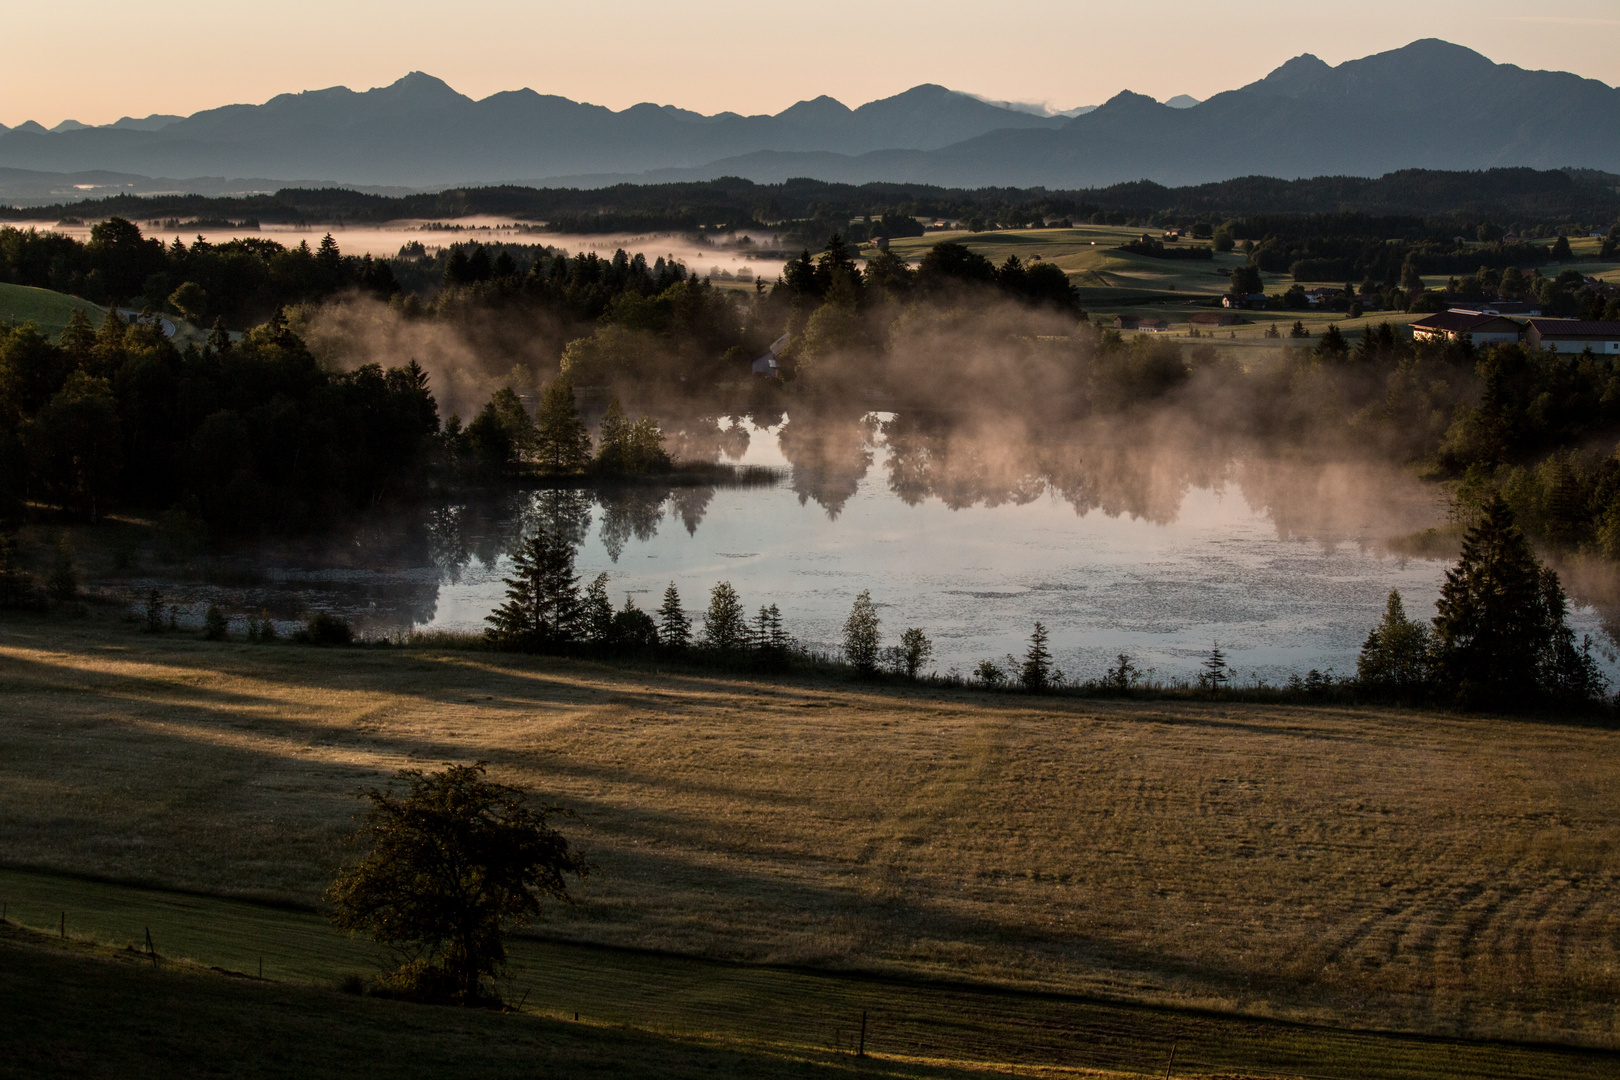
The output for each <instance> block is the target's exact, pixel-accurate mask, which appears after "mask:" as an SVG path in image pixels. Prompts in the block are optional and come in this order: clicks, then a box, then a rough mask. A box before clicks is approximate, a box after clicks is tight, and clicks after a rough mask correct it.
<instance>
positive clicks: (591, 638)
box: [579, 572, 628, 646]
mask: <svg viewBox="0 0 1620 1080" xmlns="http://www.w3.org/2000/svg"><path fill="white" fill-rule="evenodd" d="M607 583H608V576H607V573H606V572H603V573H600V574H597V575H596V577H595V579H594V580H592V581H591V583H590V584H589V585H587V586H586V587H585V598H584V600H583V601H582V602H581V604H580V619H579V623H580V631H581V636H583V637H584V638H585V640H586V641H588V642H590V643H591V644H592V645H597V646H601V645H606V644H608V643H609V641H610V640H611V639H612V637H613V602H612V601H611V600H609V599H608V592H607ZM626 603H628V599H627V600H626Z"/></svg>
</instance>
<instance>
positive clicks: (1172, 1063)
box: [1164, 1035, 1181, 1080]
mask: <svg viewBox="0 0 1620 1080" xmlns="http://www.w3.org/2000/svg"><path fill="white" fill-rule="evenodd" d="M1180 1041H1181V1036H1180V1035H1177V1036H1176V1037H1175V1038H1173V1039H1171V1040H1170V1062H1169V1064H1167V1065H1166V1066H1165V1067H1164V1080H1170V1070H1171V1069H1173V1068H1175V1067H1176V1044H1177V1043H1179V1042H1180Z"/></svg>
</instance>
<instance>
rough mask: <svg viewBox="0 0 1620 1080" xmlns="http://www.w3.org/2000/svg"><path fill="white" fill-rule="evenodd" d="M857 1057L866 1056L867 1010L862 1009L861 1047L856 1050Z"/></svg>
mask: <svg viewBox="0 0 1620 1080" xmlns="http://www.w3.org/2000/svg"><path fill="white" fill-rule="evenodd" d="M855 1056H856V1057H865V1056H866V1010H865V1009H862V1010H861V1048H860V1049H859V1050H857V1051H855Z"/></svg>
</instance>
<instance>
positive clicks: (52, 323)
mask: <svg viewBox="0 0 1620 1080" xmlns="http://www.w3.org/2000/svg"><path fill="white" fill-rule="evenodd" d="M75 308H78V309H80V310H82V311H83V312H84V313H85V314H86V315H88V316H90V321H91V322H93V323H95V324H97V325H98V326H99V325H100V324H101V320H102V319H103V318H104V317H105V316H106V314H107V309H106V308H104V307H100V306H98V305H96V304H92V303H91V302H90V301H88V300H80V299H79V298H78V297H77V296H69V295H67V294H66V293H59V292H52V291H51V290H50V289H35V288H31V287H30V286H27V285H7V284H4V283H0V323H27V322H31V323H33V324H34V325H36V326H38V327H39V329H40V332H41V333H43V334H46V335H47V336H49V337H51V338H52V339H54V338H55V337H56V335H58V334H60V333H61V332H62V328H63V327H65V326H67V324H68V319H69V318H71V317H72V315H73V311H74V309H75Z"/></svg>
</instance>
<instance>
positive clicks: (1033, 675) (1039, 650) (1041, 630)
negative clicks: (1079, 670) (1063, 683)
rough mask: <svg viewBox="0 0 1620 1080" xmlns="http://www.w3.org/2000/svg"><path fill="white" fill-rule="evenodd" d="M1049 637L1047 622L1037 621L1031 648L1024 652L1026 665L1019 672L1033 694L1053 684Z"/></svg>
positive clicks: (1031, 638)
mask: <svg viewBox="0 0 1620 1080" xmlns="http://www.w3.org/2000/svg"><path fill="white" fill-rule="evenodd" d="M1047 638H1048V635H1047V632H1046V626H1045V624H1043V623H1041V622H1036V624H1035V632H1034V633H1032V634H1030V635H1029V648H1028V649H1027V650H1025V652H1024V667H1023V670H1022V671H1021V672H1020V673H1019V681H1020V682H1022V683H1023V684H1024V689H1025V690H1028V691H1029V692H1030V693H1032V694H1039V693H1041V692H1043V691H1045V690H1046V689H1048V688H1049V687H1050V686H1051V682H1052V653H1051V650H1049V649H1048V648H1047V647H1046V642H1047Z"/></svg>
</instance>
